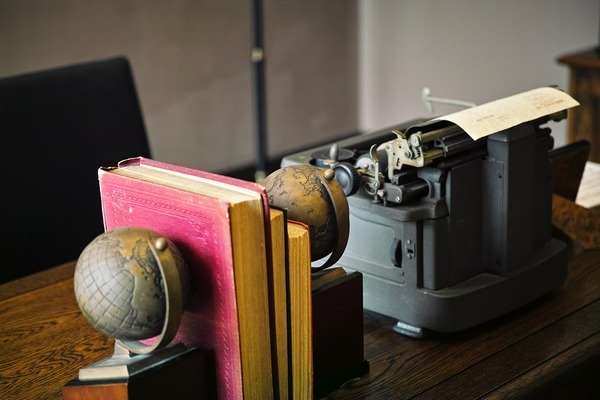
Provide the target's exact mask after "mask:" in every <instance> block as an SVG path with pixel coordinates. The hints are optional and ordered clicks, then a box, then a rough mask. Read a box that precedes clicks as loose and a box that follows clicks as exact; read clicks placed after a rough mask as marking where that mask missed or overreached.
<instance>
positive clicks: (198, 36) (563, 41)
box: [0, 0, 600, 170]
mask: <svg viewBox="0 0 600 400" xmlns="http://www.w3.org/2000/svg"><path fill="white" fill-rule="evenodd" d="M250 4H251V2H250V1H249V0H248V1H244V0H220V1H216V0H215V1H211V0H172V1H160V0H144V1H142V0H106V1H102V2H100V1H91V0H53V1H51V0H0V77H1V76H9V75H13V74H18V73H21V72H27V71H33V70H38V69H43V68H49V67H54V66H60V65H64V64H69V63H73V62H79V61H86V60H93V59H98V58H103V57H109V56H113V55H116V54H124V55H127V56H128V57H129V58H130V60H131V62H132V65H133V69H134V73H135V77H136V82H137V87H138V91H139V94H140V98H141V102H142V107H143V111H144V115H145V118H146V124H147V127H148V132H149V136H150V140H151V145H152V149H153V151H154V156H155V158H157V159H160V160H163V161H168V162H174V163H178V164H182V165H186V166H189V167H193V168H202V169H207V170H223V169H229V168H233V167H236V166H240V165H248V164H250V163H252V162H253V157H254V143H253V135H254V133H253V129H254V128H253V108H252V86H251V83H252V78H251V71H252V67H251V64H250V59H249V53H250V45H251V25H250ZM264 6H265V43H266V51H267V53H266V57H267V58H266V70H267V96H268V97H267V101H268V129H269V130H268V135H269V136H268V143H269V147H268V152H269V154H270V155H271V156H275V155H280V154H283V153H286V152H289V151H294V150H296V149H298V148H302V147H306V146H310V145H312V144H314V143H319V142H322V141H323V140H329V139H334V138H337V137H339V136H340V135H341V134H345V133H349V132H354V131H356V130H358V129H362V130H370V129H379V128H382V127H385V126H388V125H391V124H394V123H397V122H401V121H404V120H407V119H411V118H414V117H417V116H428V113H427V111H426V110H425V108H424V106H423V104H422V103H421V100H420V92H421V89H422V88H423V86H429V87H430V89H431V90H432V93H433V95H436V96H440V97H455V98H460V99H465V100H470V101H474V102H477V103H483V102H487V101H490V100H494V99H497V98H499V97H504V96H508V95H511V94H514V93H518V92H522V91H524V90H527V89H530V88H534V87H538V86H543V85H551V84H557V85H559V86H560V87H561V88H563V89H567V85H568V84H567V82H568V70H567V68H566V67H565V66H562V65H558V64H557V63H556V57H557V56H559V55H561V54H564V53H568V52H572V51H576V50H578V49H582V48H586V47H590V46H594V45H596V44H598V22H599V21H598V16H599V15H600V10H599V2H598V0H569V1H564V0H448V1H439V0H397V1H394V0H326V1H322V0H303V1H297V0H264ZM453 111H456V108H452V107H444V106H438V107H437V108H436V114H445V113H448V112H453ZM555 136H556V137H557V142H558V143H559V144H560V143H563V142H564V137H565V128H564V124H563V123H561V124H558V126H557V127H556V128H555Z"/></svg>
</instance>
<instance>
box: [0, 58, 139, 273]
mask: <svg viewBox="0 0 600 400" xmlns="http://www.w3.org/2000/svg"><path fill="white" fill-rule="evenodd" d="M133 156H145V157H150V148H149V144H148V140H147V136H146V130H145V125H144V121H143V116H142V111H141V108H140V104H139V101H138V97H137V93H136V89H135V84H134V81H133V76H132V72H131V68H130V65H129V62H128V60H127V59H126V58H124V57H117V58H112V59H108V60H102V61H97V62H91V63H84V64H78V65H72V66H68V67H64V68H58V69H52V70H47V71H41V72H37V73H30V74H24V75H19V76H15V77H10V78H5V79H0V184H1V186H0V187H1V191H2V192H1V195H0V224H1V230H2V235H1V238H0V254H1V255H2V257H3V260H2V266H1V267H0V283H3V282H6V281H9V280H13V279H15V278H18V277H22V276H24V275H28V274H31V273H33V272H37V271H39V270H43V269H46V268H49V267H52V266H55V265H58V264H61V263H64V262H68V261H71V260H75V259H77V258H78V257H79V254H80V253H81V251H82V250H83V248H84V247H85V246H86V245H87V244H88V243H89V242H90V241H91V240H92V239H93V238H94V237H96V236H97V235H99V234H100V233H102V232H103V224H102V213H101V208H100V192H99V189H98V179H97V170H98V167H100V166H110V165H116V163H117V162H118V161H119V160H121V159H124V158H128V157H133ZM9 260H12V261H10V262H9Z"/></svg>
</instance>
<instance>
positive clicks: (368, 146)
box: [282, 111, 567, 337]
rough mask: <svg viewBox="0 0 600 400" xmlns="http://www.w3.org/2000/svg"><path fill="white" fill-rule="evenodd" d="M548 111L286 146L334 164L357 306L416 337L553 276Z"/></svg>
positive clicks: (502, 305) (500, 309) (299, 158)
mask: <svg viewBox="0 0 600 400" xmlns="http://www.w3.org/2000/svg"><path fill="white" fill-rule="evenodd" d="M565 117H566V111H564V112H559V113H554V114H550V115H546V116H544V117H542V118H538V119H535V120H533V121H529V122H525V123H522V124H519V125H517V126H514V127H511V128H510V129H506V130H503V131H500V132H498V133H494V134H492V135H489V136H487V137H484V138H481V139H478V140H473V139H471V137H470V136H469V135H467V134H466V133H465V132H464V131H463V130H462V129H461V128H459V127H458V126H457V125H454V124H453V123H451V122H448V121H440V120H433V121H431V120H424V119H416V120H412V121H408V122H406V123H403V124H399V125H396V126H392V127H390V128H386V129H383V130H379V131H375V132H371V133H367V134H363V135H358V136H355V137H351V138H348V139H345V140H341V141H339V142H336V143H332V144H329V145H326V146H322V147H318V148H314V149H310V150H307V151H304V152H301V153H296V154H292V155H289V156H287V157H285V158H284V159H283V160H282V166H287V165H292V164H298V163H310V164H314V165H317V166H320V167H323V168H333V169H334V170H335V172H336V178H337V179H338V181H340V183H341V184H342V186H343V187H344V191H345V193H346V195H347V196H348V203H349V206H350V238H349V242H348V245H347V247H346V251H345V253H344V255H343V256H342V258H341V259H340V261H339V265H340V266H342V267H344V268H345V269H347V270H349V271H360V272H362V273H363V279H364V281H363V288H364V307H365V308H366V309H368V310H372V311H375V312H378V313H381V314H384V315H387V316H390V317H393V318H395V319H396V320H397V321H398V323H397V325H396V327H395V330H396V331H398V332H400V333H403V334H406V335H410V336H414V337H421V336H423V334H424V332H426V331H428V330H432V331H440V332H453V331H458V330H462V329H465V328H469V327H471V326H474V325H476V324H479V323H482V322H484V321H487V320H490V319H492V318H495V317H497V316H499V315H502V314H504V313H507V312H509V311H511V310H514V309H516V308H518V307H520V306H522V305H524V304H526V303H527V302H529V301H531V300H533V299H535V298H538V297H540V296H541V295H543V294H545V293H547V292H549V291H551V290H552V289H554V288H556V287H557V286H559V285H560V284H561V283H562V282H563V281H564V279H565V277H566V266H567V255H566V245H565V244H564V243H563V242H560V241H558V240H555V239H553V238H552V237H551V212H552V204H551V202H552V177H551V173H550V171H551V166H550V159H549V151H550V150H551V149H552V148H553V138H552V136H551V130H550V128H548V125H550V124H551V123H552V121H557V120H560V119H562V118H565Z"/></svg>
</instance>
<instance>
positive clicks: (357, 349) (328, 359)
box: [312, 272, 369, 398]
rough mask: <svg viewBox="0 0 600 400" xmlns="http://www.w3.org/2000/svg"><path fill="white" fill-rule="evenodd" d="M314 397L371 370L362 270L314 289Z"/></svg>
mask: <svg viewBox="0 0 600 400" xmlns="http://www.w3.org/2000/svg"><path fill="white" fill-rule="evenodd" d="M312 302H313V303H312V309H313V311H312V313H313V363H314V397H315V398H319V397H322V396H324V395H326V394H327V393H329V392H331V391H333V390H336V389H338V388H340V387H341V386H342V385H344V384H345V383H347V382H348V381H351V380H354V379H357V378H360V377H361V376H363V375H364V374H366V373H367V372H369V363H368V361H366V360H365V359H364V342H363V298H362V274H361V273H360V272H352V273H349V274H348V275H346V276H343V277H340V278H337V279H336V280H334V281H332V282H330V283H328V284H327V285H325V286H323V287H321V288H319V289H317V290H316V291H313V293H312Z"/></svg>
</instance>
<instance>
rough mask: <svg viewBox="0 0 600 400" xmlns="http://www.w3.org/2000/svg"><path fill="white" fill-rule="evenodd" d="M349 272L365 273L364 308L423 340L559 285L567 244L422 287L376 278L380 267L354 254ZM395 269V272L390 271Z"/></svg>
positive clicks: (348, 256)
mask: <svg viewBox="0 0 600 400" xmlns="http://www.w3.org/2000/svg"><path fill="white" fill-rule="evenodd" d="M340 264H341V265H343V266H344V268H346V269H347V270H348V271H351V270H357V271H360V272H362V273H363V280H364V282H363V284H364V308H365V309H367V310H371V311H374V312H377V313H380V314H383V315H387V316H389V317H392V318H395V319H397V320H398V321H399V324H397V325H396V326H395V327H394V330H395V331H396V332H398V333H401V334H404V335H407V336H411V337H417V338H421V337H423V336H424V335H425V333H426V332H427V330H431V331H438V332H455V331H460V330H463V329H467V328H469V327H472V326H475V325H478V324H480V323H483V322H485V321H488V320H491V319H494V318H496V317H499V316H500V315H503V314H505V313H508V312H510V311H513V310H515V309H517V308H519V307H521V306H523V305H525V304H527V303H528V302H531V301H532V300H534V299H536V298H538V297H540V296H542V295H544V294H546V293H548V292H550V291H552V290H553V289H555V288H556V287H558V286H560V285H561V284H562V283H563V282H564V280H565V278H566V275H567V248H566V245H565V244H564V243H563V242H561V241H558V240H554V239H553V240H551V241H550V242H549V243H548V244H547V245H545V246H543V247H542V248H539V249H536V250H535V252H534V257H533V261H532V262H531V263H530V264H528V265H527V266H524V267H522V268H520V269H517V270H515V271H514V272H513V273H511V274H509V275H507V276H499V275H494V274H491V273H487V272H483V273H481V274H478V275H476V276H474V277H472V278H471V279H468V280H466V281H464V282H461V283H459V284H457V285H454V286H451V287H447V288H444V289H441V290H426V289H423V288H419V287H416V286H412V285H410V284H408V283H407V282H404V283H402V278H401V277H400V274H401V271H400V268H396V267H394V266H391V267H388V268H384V269H385V270H387V272H391V273H394V272H397V273H398V279H397V280H395V281H394V280H391V279H389V278H387V279H385V278H382V277H381V276H378V272H379V271H381V270H382V266H381V265H377V266H373V265H368V263H365V262H364V258H363V259H362V260H361V259H359V258H357V257H353V256H352V254H346V255H345V256H344V257H343V258H342V260H341V262H340ZM394 269H395V270H396V271H394Z"/></svg>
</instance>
